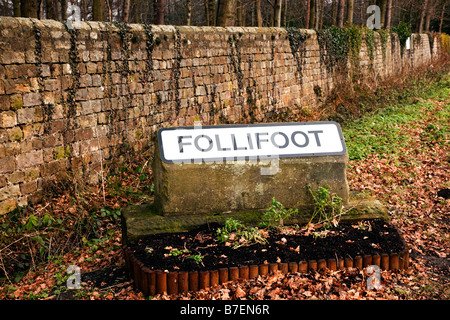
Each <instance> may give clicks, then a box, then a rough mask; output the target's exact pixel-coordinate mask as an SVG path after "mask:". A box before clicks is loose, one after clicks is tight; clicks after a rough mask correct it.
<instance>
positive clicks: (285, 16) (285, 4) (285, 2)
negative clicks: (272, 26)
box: [283, 0, 288, 27]
mask: <svg viewBox="0 0 450 320" xmlns="http://www.w3.org/2000/svg"><path fill="white" fill-rule="evenodd" d="M287 6H288V0H284V11H283V26H285V27H287Z"/></svg>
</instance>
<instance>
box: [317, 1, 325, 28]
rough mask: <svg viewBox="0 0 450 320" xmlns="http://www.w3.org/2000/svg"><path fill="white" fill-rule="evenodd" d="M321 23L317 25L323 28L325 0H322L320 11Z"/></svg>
mask: <svg viewBox="0 0 450 320" xmlns="http://www.w3.org/2000/svg"><path fill="white" fill-rule="evenodd" d="M319 13H320V14H319V17H320V18H319V23H318V25H317V28H318V29H322V27H323V17H324V15H325V0H321V1H320V12H319Z"/></svg>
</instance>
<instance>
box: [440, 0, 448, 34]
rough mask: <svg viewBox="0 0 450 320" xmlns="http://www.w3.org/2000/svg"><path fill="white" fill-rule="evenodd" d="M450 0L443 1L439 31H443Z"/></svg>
mask: <svg viewBox="0 0 450 320" xmlns="http://www.w3.org/2000/svg"><path fill="white" fill-rule="evenodd" d="M447 2H448V0H443V1H442V11H441V18H440V22H439V33H442V25H443V24H444V14H445V7H446V6H447Z"/></svg>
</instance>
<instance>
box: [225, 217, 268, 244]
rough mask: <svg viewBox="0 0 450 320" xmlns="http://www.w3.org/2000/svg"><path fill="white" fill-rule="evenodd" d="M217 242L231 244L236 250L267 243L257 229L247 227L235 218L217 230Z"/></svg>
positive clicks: (228, 220)
mask: <svg viewBox="0 0 450 320" xmlns="http://www.w3.org/2000/svg"><path fill="white" fill-rule="evenodd" d="M216 240H217V241H218V242H220V243H225V244H227V243H229V244H230V245H232V246H233V248H234V249H237V248H239V247H241V246H245V245H252V244H255V243H266V242H267V240H266V239H265V238H264V236H263V235H261V233H260V232H259V230H258V229H257V228H255V227H247V226H246V225H244V224H243V223H242V222H241V221H239V220H236V219H234V218H228V219H227V220H226V221H225V225H224V227H223V228H218V229H217V231H216Z"/></svg>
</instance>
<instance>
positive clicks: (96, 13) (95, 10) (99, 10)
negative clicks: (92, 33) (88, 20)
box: [92, 0, 105, 21]
mask: <svg viewBox="0 0 450 320" xmlns="http://www.w3.org/2000/svg"><path fill="white" fill-rule="evenodd" d="M92 17H93V19H94V21H105V1H104V0H93V1H92Z"/></svg>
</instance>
